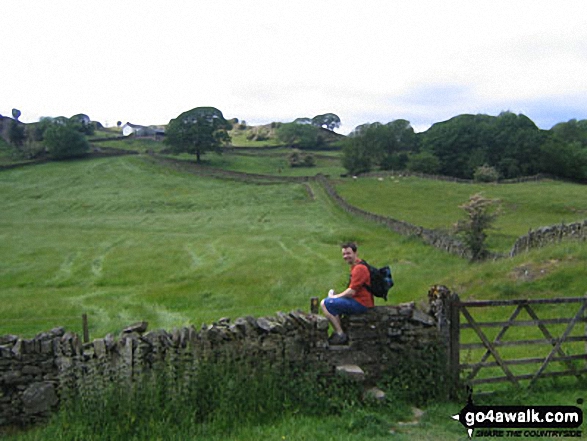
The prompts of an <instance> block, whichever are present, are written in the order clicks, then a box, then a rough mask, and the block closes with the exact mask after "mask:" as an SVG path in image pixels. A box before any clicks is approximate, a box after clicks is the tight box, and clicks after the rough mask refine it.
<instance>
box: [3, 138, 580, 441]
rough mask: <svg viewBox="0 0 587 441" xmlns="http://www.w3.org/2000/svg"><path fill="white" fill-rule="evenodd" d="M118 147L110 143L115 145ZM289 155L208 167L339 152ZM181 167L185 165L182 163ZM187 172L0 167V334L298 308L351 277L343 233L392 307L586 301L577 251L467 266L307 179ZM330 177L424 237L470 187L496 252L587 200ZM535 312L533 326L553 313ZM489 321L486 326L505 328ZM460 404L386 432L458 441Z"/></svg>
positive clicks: (336, 429)
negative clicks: (350, 207) (379, 270)
mask: <svg viewBox="0 0 587 441" xmlns="http://www.w3.org/2000/svg"><path fill="white" fill-rule="evenodd" d="M127 142H128V143H129V144H130V145H132V144H131V143H134V148H136V149H138V151H142V150H141V149H144V148H145V144H142V143H141V142H140V141H139V140H134V141H133V140H128V141H127V140H125V141H124V143H127ZM120 145H121V144H120V142H116V147H117V148H124V147H121V146H120ZM106 148H107V147H106ZM286 154H287V150H279V149H277V150H269V151H264V150H263V151H260V152H257V153H255V154H248V153H247V154H235V153H234V152H233V153H229V154H226V155H222V156H216V155H209V156H208V155H207V156H206V158H205V159H206V165H207V166H209V167H210V166H213V167H219V168H224V169H228V170H233V171H245V172H250V173H266V174H273V175H276V176H279V175H299V174H308V175H311V174H315V173H317V172H322V173H327V174H330V175H331V176H333V177H336V176H338V175H339V173H338V171H339V168H338V167H340V166H339V165H338V162H337V154H336V152H334V153H328V154H322V153H321V154H320V157H319V159H318V163H317V166H316V167H314V168H311V169H289V168H287V167H283V161H284V158H285V155H286ZM180 159H182V160H184V161H188V164H187V165H188V166H189V160H190V159H191V158H188V157H180ZM188 170H189V167H188V168H186V169H183V168H178V167H172V166H167V165H164V164H162V163H159V162H156V161H154V160H152V159H151V158H150V157H149V156H138V155H136V156H122V157H112V158H102V159H91V160H78V161H67V162H50V163H45V164H40V165H35V166H28V167H23V168H18V169H12V170H5V171H2V172H0V203H1V206H2V211H1V212H0V241H1V243H2V247H0V317H2V320H1V321H0V335H3V334H7V333H10V334H18V335H22V336H32V335H34V334H36V333H38V332H40V331H43V330H47V329H50V328H52V327H55V326H65V327H66V328H67V329H69V330H72V331H74V332H80V331H81V314H83V313H87V314H88V316H89V324H90V334H91V338H94V337H102V336H104V335H105V334H106V333H109V332H113V333H115V332H118V331H120V330H121V328H122V327H124V326H126V325H128V324H129V323H132V322H135V321H139V320H147V321H148V322H149V328H150V329H156V328H166V329H171V328H173V327H178V326H183V325H189V324H193V325H195V326H196V327H198V326H199V325H200V324H201V323H202V322H208V323H209V322H211V321H215V320H217V319H219V318H221V317H223V316H228V317H232V318H236V317H240V316H244V315H255V316H262V315H269V314H274V313H275V312H276V311H279V310H282V311H288V310H292V309H297V308H301V309H304V310H307V309H308V308H309V299H310V297H312V296H324V295H325V294H326V292H327V291H328V289H329V288H335V289H341V288H343V287H344V286H345V283H346V282H347V281H348V267H347V265H346V263H344V262H343V261H342V259H341V257H340V249H339V244H340V242H342V241H346V240H356V241H358V242H359V244H360V253H361V256H362V257H364V258H366V259H367V260H368V261H370V262H372V263H375V264H381V265H382V264H384V263H389V264H390V265H391V266H392V269H393V272H394V278H395V280H396V286H395V287H394V288H393V290H392V292H391V299H390V302H391V303H392V304H396V303H400V302H405V301H412V300H413V301H416V302H418V303H424V302H425V298H426V293H427V290H428V288H429V286H430V285H432V284H436V283H442V284H446V285H447V286H449V287H450V288H451V289H453V290H454V291H456V292H458V293H459V294H460V295H461V298H465V299H512V298H546V297H565V296H567V297H578V296H582V295H583V294H585V284H584V275H585V271H586V270H587V246H585V243H581V242H566V243H561V244H558V245H555V246H549V247H546V248H543V249H540V250H535V251H532V252H530V253H527V254H523V255H520V256H517V257H516V258H513V259H502V260H498V261H488V262H484V263H481V264H471V263H469V262H467V261H465V260H462V259H459V258H458V257H455V256H452V255H449V254H446V253H444V252H441V251H439V250H436V249H434V248H431V247H428V246H425V245H423V244H422V243H421V242H420V241H419V240H417V239H411V238H406V237H402V236H399V235H397V234H395V233H392V232H390V231H389V230H386V229H385V228H383V227H379V226H377V225H373V224H372V223H369V222H367V221H363V220H360V219H357V218H355V217H352V216H350V215H348V214H346V213H344V212H343V211H341V210H340V209H339V208H338V207H337V206H336V205H335V204H334V203H333V202H332V201H331V200H330V199H329V198H328V197H327V196H326V194H325V193H324V192H323V190H322V189H321V187H320V186H319V185H317V184H316V183H310V184H298V183H272V184H263V185H261V184H248V183H243V182H236V181H228V180H221V179H217V178H212V177H206V176H200V175H198V174H197V171H193V170H192V171H191V172H190V171H188ZM335 183H336V185H337V190H338V191H339V192H340V193H341V195H343V196H344V197H345V198H347V199H348V200H349V202H351V203H353V204H354V205H357V206H359V207H362V208H364V209H367V210H370V211H374V212H378V213H381V214H384V215H388V216H392V217H395V218H398V219H403V220H406V221H408V222H411V223H414V224H418V225H423V226H427V227H434V228H448V227H449V226H450V225H451V224H452V223H453V222H454V221H455V220H456V219H458V218H459V217H460V215H461V213H460V210H459V209H458V205H459V204H461V203H463V202H465V201H466V200H467V198H468V196H469V195H470V194H472V193H474V192H477V191H482V192H483V193H484V194H486V195H487V196H490V197H496V198H500V199H502V201H503V203H504V208H505V209H506V211H505V213H504V215H503V217H502V218H501V219H500V222H499V224H498V226H499V228H500V230H498V232H497V234H494V235H492V236H491V237H490V241H491V244H492V246H494V247H495V248H498V249H504V250H505V249H507V248H508V247H509V246H510V245H511V242H512V241H513V239H515V237H517V236H518V235H520V234H524V233H526V232H527V230H528V229H529V228H536V227H539V226H541V225H545V224H551V223H556V222H560V221H561V220H565V221H566V222H571V221H574V220H578V219H583V218H584V217H585V215H584V214H585V207H586V206H587V204H586V202H587V201H586V200H585V195H584V191H583V187H581V186H576V185H571V184H564V183H560V182H554V181H544V182H540V183H525V184H513V185H480V186H475V185H463V184H453V183H450V184H449V183H444V182H438V181H426V180H421V179H415V178H401V179H395V178H394V179H390V178H387V179H384V180H383V181H379V180H378V179H376V178H361V179H357V180H350V179H348V180H344V179H339V180H336V181H335ZM307 185H310V190H311V191H308V187H307ZM378 304H383V302H382V301H380V300H378ZM538 312H539V315H540V316H541V317H546V316H548V314H550V313H552V311H549V310H548V309H543V310H540V311H538ZM488 314H489V315H488V317H487V318H488V319H491V318H500V319H505V318H504V317H501V316H500V317H494V316H491V314H493V313H488ZM502 314H503V313H502ZM551 330H552V329H551ZM464 338H467V337H466V336H465V337H464ZM489 338H493V336H492V335H491V334H489ZM581 350H582V349H581ZM553 384H555V383H553ZM561 384H562V383H560V382H557V383H556V384H555V386H556V387H557V389H558V391H557V392H552V391H551V390H549V391H548V393H540V392H538V393H535V394H533V395H532V394H530V395H524V394H522V393H519V392H516V394H513V395H512V394H511V393H509V394H508V395H507V396H505V398H504V397H503V396H502V398H501V400H502V401H498V403H499V404H514V401H515V402H520V403H525V404H527V403H529V402H531V403H533V404H544V405H552V404H566V405H568V404H573V400H575V399H576V398H577V393H579V394H581V393H584V390H583V389H581V390H583V392H580V391H579V392H577V391H576V386H575V385H573V386H572V388H571V389H564V388H563V387H561ZM516 400H517V401H516ZM463 405H464V403H435V404H432V405H430V406H429V407H428V408H427V409H426V410H427V413H426V416H425V417H424V418H423V419H422V421H421V422H420V424H418V425H416V426H407V427H404V428H401V429H399V430H398V432H397V433H396V434H395V435H397V439H406V440H407V439H430V440H443V439H456V438H457V437H462V438H463V439H464V437H465V435H464V431H463V429H462V427H460V425H459V424H458V423H456V422H454V421H452V420H451V419H450V418H449V416H450V415H452V414H454V413H457V412H458V411H459V410H460V409H461V407H462V406H463ZM398 406H399V407H400V408H402V409H404V410H406V407H405V405H404V404H394V403H393V402H392V403H390V404H389V406H387V407H380V408H377V409H369V408H361V409H360V410H357V409H356V408H353V409H352V412H351V411H347V412H343V413H342V414H341V415H338V416H333V417H332V418H330V419H328V421H327V422H325V421H324V419H323V418H322V419H318V418H311V417H289V418H286V419H284V420H283V421H281V422H278V423H277V424H274V425H271V426H267V427H258V426H255V427H243V428H242V430H240V431H239V432H238V434H235V435H234V439H250V440H253V439H273V438H275V439H277V438H280V439H284V438H285V439H331V438H332V437H334V438H336V439H353V440H354V439H370V440H371V439H388V438H389V436H390V433H389V427H390V421H397V418H398V417H397V410H393V409H391V408H395V407H398ZM390 409H391V410H390ZM407 411H408V412H409V408H407ZM162 430H169V428H163V429H162ZM325 431H326V432H327V433H325ZM164 433H167V432H164ZM35 436H36V435H35V433H32V434H31V438H29V439H38V438H35ZM40 436H41V438H43V435H40ZM178 436H179V435H178ZM179 437H181V436H179ZM210 439H223V437H222V435H219V436H218V437H217V438H215V437H211V438H210Z"/></svg>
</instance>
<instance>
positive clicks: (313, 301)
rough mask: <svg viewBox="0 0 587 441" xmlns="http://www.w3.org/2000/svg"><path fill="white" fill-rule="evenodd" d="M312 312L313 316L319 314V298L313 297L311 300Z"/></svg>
mask: <svg viewBox="0 0 587 441" xmlns="http://www.w3.org/2000/svg"><path fill="white" fill-rule="evenodd" d="M310 312H311V313H312V314H318V297H312V298H311V299H310Z"/></svg>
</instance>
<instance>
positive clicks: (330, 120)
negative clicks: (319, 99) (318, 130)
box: [312, 113, 340, 130]
mask: <svg viewBox="0 0 587 441" xmlns="http://www.w3.org/2000/svg"><path fill="white" fill-rule="evenodd" d="M312 125H314V126H316V127H324V128H325V129H328V130H334V129H337V128H338V127H340V118H339V117H338V115H335V114H334V113H325V114H324V115H316V116H315V117H314V118H312Z"/></svg>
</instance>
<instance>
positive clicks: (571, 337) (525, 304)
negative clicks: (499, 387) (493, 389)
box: [447, 295, 587, 387]
mask: <svg viewBox="0 0 587 441" xmlns="http://www.w3.org/2000/svg"><path fill="white" fill-rule="evenodd" d="M564 304H571V305H572V304H574V305H576V306H577V308H576V309H575V308H573V306H571V305H568V306H570V307H571V308H572V309H573V311H574V312H573V311H571V312H569V311H570V308H568V307H567V308H565V311H564V315H566V316H564V317H560V316H557V311H556V309H557V308H559V309H560V308H563V307H562V306H557V305H564ZM538 305H547V306H546V308H548V310H547V313H546V312H545V311H542V313H541V315H542V316H543V317H546V316H547V318H541V317H539V315H538V312H537V309H538ZM490 307H496V308H499V311H498V312H497V314H496V316H497V317H506V316H507V315H506V314H508V312H507V311H508V310H509V311H512V310H513V312H511V313H510V315H509V317H508V318H507V320H505V321H480V319H479V316H480V315H482V311H481V310H480V308H490ZM543 308H544V307H543ZM586 309H587V297H576V298H558V299H540V300H503V301H502V300H494V301H464V302H462V301H460V299H459V298H458V296H457V295H453V296H451V298H450V301H449V308H448V311H447V312H448V313H449V338H450V342H449V371H450V372H451V374H452V376H453V381H454V384H455V385H456V384H458V383H459V382H460V383H465V384H467V385H470V386H472V387H475V386H478V385H481V384H490V383H499V382H509V383H511V384H513V385H515V386H518V387H519V386H521V382H523V381H529V384H528V387H530V386H532V385H533V384H534V383H535V382H536V381H537V380H538V379H539V378H545V377H560V376H575V377H577V378H581V376H582V375H583V374H585V373H587V327H586V326H583V327H580V326H577V325H578V324H579V323H581V322H582V323H585V322H587V318H586V317H585V310H586ZM502 310H503V311H504V312H503V313H502V312H501V311H502ZM493 311H495V309H494V310H493ZM521 314H522V316H523V315H526V316H527V318H528V319H523V318H522V319H520V316H521ZM485 315H487V314H485ZM476 317H477V318H476ZM564 325H566V326H564ZM523 326H526V327H534V328H537V329H538V330H539V331H540V332H537V331H536V330H533V332H534V333H536V334H538V335H540V334H541V338H532V339H528V338H526V339H515V340H514V339H511V338H508V339H507V340H506V339H504V337H505V336H506V333H507V332H508V331H509V330H510V329H511V328H516V327H523ZM549 327H550V328H551V329H549ZM491 328H493V333H495V331H497V330H499V332H497V333H495V335H494V337H493V338H490V337H488V335H487V334H488V333H489V332H490V331H489V330H490V329H491ZM552 328H558V329H559V332H558V333H557V332H554V331H552ZM465 330H469V331H467V332H468V334H469V336H468V338H467V339H466V340H467V341H466V342H463V341H462V340H463V338H462V333H463V332H464V331H465ZM471 331H472V332H473V334H472V335H471ZM561 331H562V332H561ZM512 332H515V331H512ZM512 332H510V334H511V333H512ZM578 333H579V335H577V334H578ZM508 337H509V336H508ZM577 342H584V343H577ZM532 345H536V346H539V345H542V349H541V350H537V352H543V353H544V354H545V355H541V356H531V357H528V356H525V357H524V356H522V358H518V357H516V354H511V353H510V354H509V356H510V357H509V358H508V356H506V355H504V354H503V352H505V351H506V350H508V351H509V352H512V351H511V349H506V348H512V347H518V348H519V347H528V346H532ZM563 345H564V346H563ZM571 345H572V346H573V347H572V349H573V351H572V352H573V353H572V354H571V353H569V351H568V350H566V348H567V347H570V346H571ZM545 347H546V349H545ZM578 347H580V349H579V350H577V348H578ZM517 350H518V351H519V352H522V353H523V352H531V350H530V349H517ZM475 352H476V356H479V354H482V355H481V356H480V358H479V359H477V360H476V361H472V360H468V359H467V358H471V357H472V356H471V354H473V353H475ZM512 355H513V357H512ZM522 355H525V354H522ZM553 364H557V365H558V366H561V365H562V366H563V369H562V370H561V369H559V370H554V371H553V370H552V369H549V370H547V368H549V367H551V366H552V365H553ZM532 365H534V367H535V366H537V368H536V369H535V370H534V367H533V366H532ZM519 366H524V367H523V368H518V367H519ZM490 368H491V369H490ZM496 369H497V370H498V371H499V375H495V374H489V375H488V374H487V372H488V371H490V370H493V371H495V370H496ZM514 369H522V370H523V371H524V372H523V373H519V372H518V373H515V372H514ZM484 371H485V372H484Z"/></svg>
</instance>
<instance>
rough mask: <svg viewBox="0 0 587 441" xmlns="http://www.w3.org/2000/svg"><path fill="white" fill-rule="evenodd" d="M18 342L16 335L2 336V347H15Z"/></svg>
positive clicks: (0, 340) (0, 343) (0, 338)
mask: <svg viewBox="0 0 587 441" xmlns="http://www.w3.org/2000/svg"><path fill="white" fill-rule="evenodd" d="M17 340H18V336H16V335H0V345H9V344H10V345H13V344H14V343H16V341H17Z"/></svg>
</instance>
